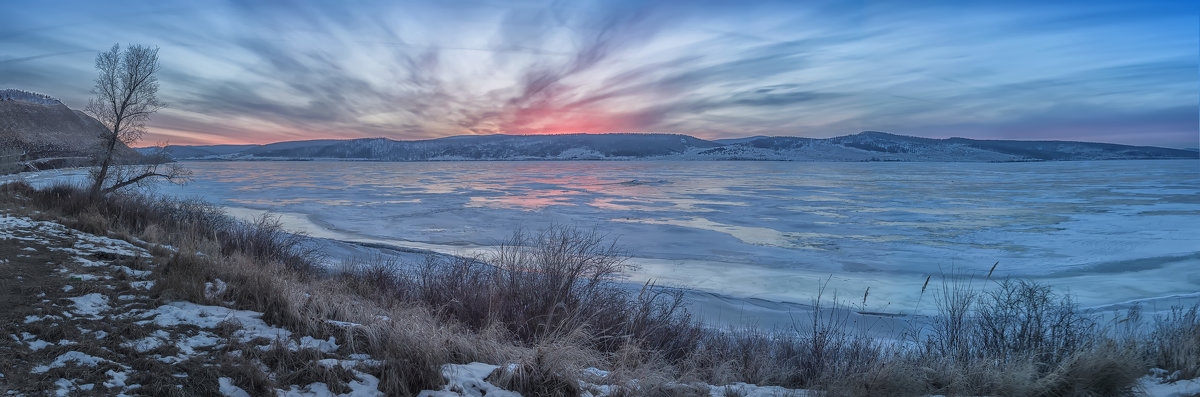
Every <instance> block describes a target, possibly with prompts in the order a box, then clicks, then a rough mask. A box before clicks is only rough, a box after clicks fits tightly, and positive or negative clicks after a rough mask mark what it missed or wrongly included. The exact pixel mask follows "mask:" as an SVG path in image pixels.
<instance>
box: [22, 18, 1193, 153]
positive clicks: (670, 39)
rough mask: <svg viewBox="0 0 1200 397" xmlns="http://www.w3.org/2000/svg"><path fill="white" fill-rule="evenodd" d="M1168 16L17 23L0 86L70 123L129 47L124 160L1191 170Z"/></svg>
mask: <svg viewBox="0 0 1200 397" xmlns="http://www.w3.org/2000/svg"><path fill="white" fill-rule="evenodd" d="M1182 3H1184V2H1171V1H1157V2H1107V1H1101V2H1074V1H1068V2H1053V3H1040V2H966V3H963V2H942V1H920V2H912V3H910V2H904V3H895V2H792V1H779V2H776V1H761V2H738V3H737V4H736V5H735V4H733V3H728V2H705V1H702V2H674V1H662V2H642V1H595V2H541V1H528V2H526V1H520V2H503V3H483V2H472V1H452V2H427V3H413V4H409V3H404V4H401V3H394V2H372V1H368V2H355V3H351V4H347V3H337V2H334V3H327V2H300V3H296V4H287V5H283V4H277V3H274V2H252V1H251V2H240V1H205V2H195V3H182V2H179V3H167V4H150V3H143V2H129V3H120V2H118V4H116V5H113V4H109V3H107V2H105V3H96V2H75V3H72V4H65V3H62V2H53V3H30V4H25V5H23V6H21V7H6V9H5V12H4V13H2V14H0V87H14V88H21V89H26V90H31V91H37V92H41V93H45V94H48V95H52V96H54V97H57V98H60V99H62V100H63V101H64V102H65V103H66V104H67V105H68V106H71V107H72V108H81V107H82V106H83V105H84V104H86V101H87V98H88V97H89V94H88V89H89V88H90V87H91V81H92V79H94V77H95V76H94V75H95V73H94V72H93V69H92V64H93V58H94V57H95V54H96V53H97V52H98V51H100V50H102V49H105V48H108V47H109V46H111V45H112V44H113V42H120V43H144V44H149V45H153V46H158V47H160V48H161V58H162V63H163V73H162V76H160V78H161V83H162V84H161V85H162V90H161V96H162V97H163V100H164V101H165V102H167V103H168V104H169V105H170V107H169V108H168V109H166V110H163V111H162V112H160V113H159V114H157V115H156V116H155V117H154V119H153V120H152V121H151V124H150V127H151V134H150V135H149V136H147V138H146V140H145V141H144V142H143V144H153V143H158V142H170V143H174V144H218V143H228V144H243V143H268V142H277V141H288V140H302V139H323V138H335V139H348V138H363V137H386V138H392V139H429V138H438V137H444V136H451V135H464V134H495V133H504V134H549V133H606V132H621V131H639V132H675V133H683V134H689V135H693V136H696V137H700V138H705V139H717V138H732V137H742V136H751V135H788V136H808V137H830V136H837V135H845V134H851V133H855V132H858V131H862V130H878V131H888V132H894V133H899V134H906V135H916V136H927V137H951V136H962V137H969V138H985V139H987V138H995V139H1071V140H1086V141H1101V142H1114V143H1128V144H1140V145H1160V146H1171V147H1195V146H1200V145H1198V144H1197V133H1196V131H1197V130H1198V124H1197V117H1196V111H1197V108H1198V106H1200V105H1198V103H1200V101H1198V97H1197V94H1196V87H1197V84H1198V78H1197V74H1196V70H1197V51H1198V50H1197V48H1198V40H1197V35H1196V30H1197V18H1196V10H1195V9H1194V7H1191V6H1186V5H1183V4H1182ZM95 31H104V32H105V34H103V35H98V34H94V32H95Z"/></svg>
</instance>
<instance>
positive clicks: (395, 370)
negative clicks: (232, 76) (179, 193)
mask: <svg viewBox="0 0 1200 397" xmlns="http://www.w3.org/2000/svg"><path fill="white" fill-rule="evenodd" d="M0 195H2V196H3V198H4V200H5V201H7V202H10V203H18V204H20V205H24V206H27V207H36V208H40V209H42V210H43V211H47V212H48V213H51V214H53V216H58V217H59V218H60V219H59V220H60V221H62V222H64V223H68V224H70V225H71V226H73V227H77V228H80V229H81V230H85V231H89V232H93V233H97V234H117V235H128V236H132V237H138V238H142V239H145V240H147V241H152V242H155V243H159V244H167V245H171V246H173V247H175V248H176V249H177V252H176V253H172V254H170V257H169V259H168V260H167V261H166V263H165V264H163V265H162V266H160V267H159V269H158V270H157V271H156V275H157V277H158V279H159V283H158V284H157V286H156V289H155V293H157V294H160V295H161V296H163V297H164V298H170V299H187V300H192V301H196V302H209V303H220V304H226V303H227V302H232V304H233V305H234V306H236V307H237V308H239V309H248V310H256V311H261V312H263V313H264V317H265V318H264V319H265V320H267V321H268V322H271V323H273V324H277V325H281V326H285V327H287V328H289V329H292V330H293V331H295V332H299V333H301V334H307V335H312V336H315V337H328V336H335V337H337V338H338V340H339V341H345V344H346V347H345V349H349V351H352V352H356V353H366V354H370V355H372V356H373V357H375V358H377V359H380V360H382V361H383V366H382V367H380V368H376V369H373V370H372V371H374V374H375V375H376V376H378V377H379V378H380V379H381V380H382V381H383V387H384V389H385V392H387V393H388V394H391V395H411V394H415V393H416V392H417V391H419V390H422V389H431V388H437V387H439V386H440V384H441V383H442V379H441V376H440V366H441V365H442V364H446V363H465V362H470V361H484V362H491V363H498V364H501V363H513V364H515V366H514V369H513V370H511V371H501V372H497V373H496V374H494V376H493V380H494V381H495V382H497V383H498V384H503V385H506V386H508V387H511V388H513V389H516V390H518V391H521V392H525V393H526V394H529V395H575V394H577V393H578V392H579V391H580V389H579V387H580V384H579V383H578V381H579V380H587V381H589V382H593V383H595V382H604V383H607V384H611V385H614V386H615V387H617V389H618V390H619V391H620V393H623V394H625V395H688V393H693V392H697V391H698V390H700V389H697V388H695V387H693V386H688V385H692V384H693V382H697V381H703V382H708V383H712V384H728V383H733V382H748V383H757V384H762V385H780V386H785V387H792V388H810V389H813V390H818V391H822V392H824V393H826V394H829V395H848V396H866V395H927V394H945V395H1003V396H1008V395H1012V396H1018V395H1020V396H1024V395H1040V396H1065V395H1122V394H1129V393H1132V392H1133V390H1132V386H1133V385H1134V383H1135V380H1136V379H1137V377H1139V376H1141V375H1143V374H1145V373H1146V372H1147V369H1148V368H1150V367H1151V366H1154V367H1158V368H1162V369H1163V370H1165V371H1167V373H1169V374H1175V375H1174V376H1175V377H1176V378H1177V379H1185V378H1189V377H1196V376H1200V363H1198V362H1197V361H1198V359H1197V357H1198V356H1200V354H1197V352H1200V321H1198V320H1197V315H1196V308H1195V307H1193V308H1191V309H1183V308H1180V309H1177V310H1176V311H1174V312H1172V313H1171V314H1170V315H1168V316H1163V317H1161V318H1158V319H1157V320H1156V321H1155V322H1154V323H1153V324H1154V326H1152V327H1150V329H1148V330H1144V331H1140V332H1125V333H1122V334H1118V333H1116V332H1114V331H1113V327H1105V326H1101V324H1098V323H1097V322H1096V321H1095V320H1093V319H1092V318H1091V317H1090V316H1089V315H1088V314H1086V313H1084V312H1083V311H1082V310H1080V308H1079V307H1078V305H1077V303H1075V302H1074V301H1073V300H1072V299H1071V298H1070V296H1067V295H1060V294H1057V293H1055V292H1054V291H1053V290H1052V289H1051V288H1049V287H1048V286H1045V285H1042V284H1038V283H1035V282H1031V281H1025V280H1001V281H998V282H995V284H989V285H987V287H988V288H980V287H981V286H976V285H971V284H970V283H967V282H965V281H961V280H964V279H963V278H956V277H948V278H947V279H946V280H945V281H944V282H943V284H942V286H941V288H934V292H933V295H934V297H933V299H935V302H936V307H937V308H938V313H937V314H936V315H934V316H933V317H932V320H931V322H930V326H929V327H928V328H924V329H922V330H920V331H919V332H913V333H911V334H909V335H907V336H905V335H898V336H897V339H900V340H902V341H910V342H913V343H895V342H894V341H888V340H880V339H877V338H875V337H872V336H869V335H867V334H865V333H863V332H862V331H861V330H860V329H858V328H857V327H855V326H853V324H851V322H850V321H849V318H848V317H847V312H846V311H845V310H835V309H837V308H838V307H841V306H848V305H847V303H846V302H838V301H837V298H836V297H834V298H833V300H832V302H831V301H825V300H822V299H821V298H818V299H817V300H816V301H815V302H813V307H814V310H813V312H812V313H813V317H812V318H811V326H810V327H804V328H798V329H792V330H788V331H761V330H754V329H730V330H716V329H711V328H707V327H705V326H703V325H702V324H701V323H699V322H698V321H697V320H696V319H694V318H692V317H691V316H690V314H689V313H688V311H687V310H685V308H684V303H685V302H684V301H683V300H682V295H681V294H680V293H679V291H677V290H673V289H670V288H664V287H660V286H656V285H653V284H651V283H647V284H646V285H645V286H643V287H642V288H641V289H640V290H637V291H636V293H631V292H630V291H629V290H628V289H627V288H625V287H623V286H621V285H619V284H618V283H617V282H616V281H617V280H616V277H617V276H618V275H619V274H620V273H622V272H624V271H626V270H628V267H627V264H626V262H625V261H624V256H622V255H621V252H620V251H619V250H618V249H617V247H616V245H614V244H613V243H612V241H611V240H610V239H607V238H605V236H603V235H600V234H598V233H596V232H594V231H587V230H579V229H574V228H570V227H555V228H551V229H548V230H545V231H542V232H538V233H524V232H518V233H515V234H514V236H513V237H512V238H511V239H510V240H509V241H507V242H506V243H505V244H503V245H502V246H501V248H500V249H498V250H497V251H496V252H494V253H492V254H491V255H489V256H484V257H480V258H457V257H436V256H435V257H430V258H429V260H427V261H426V262H424V263H418V264H405V263H400V262H397V261H396V260H394V259H389V258H385V257H374V258H358V259H357V260H352V261H348V262H346V263H347V264H346V265H345V266H344V267H343V268H342V269H340V270H339V271H337V272H327V271H325V270H324V269H322V268H321V267H320V266H318V263H317V262H316V261H314V258H318V255H317V254H318V253H315V252H313V251H312V250H311V249H309V248H308V247H311V245H308V244H306V243H305V241H304V239H303V237H302V236H297V235H295V234H290V233H285V232H284V231H283V230H282V228H281V227H280V225H279V224H278V222H275V221H273V220H272V219H271V218H267V217H264V218H260V219H257V220H255V221H251V222H244V221H238V220H234V219H232V218H230V217H228V216H225V215H223V214H222V213H221V212H220V211H219V209H217V208H215V207H213V206H211V205H209V204H206V203H203V202H197V201H178V200H169V199H163V198H153V197H149V196H143V195H136V194H115V195H111V196H109V197H108V198H106V199H104V200H102V201H99V202H94V201H90V200H88V199H87V197H86V194H84V192H82V191H81V190H80V189H78V188H74V187H69V186H56V187H51V188H48V189H43V190H37V189H33V188H31V187H29V186H28V185H22V184H8V185H4V186H0ZM197 253H201V254H197ZM216 279H221V280H223V281H224V282H226V283H228V285H229V286H230V287H229V288H228V289H226V290H225V291H224V292H223V293H221V294H219V295H216V296H214V295H212V294H208V295H206V294H205V291H204V287H203V285H204V283H205V282H211V281H214V280H216ZM988 282H989V283H990V281H988ZM926 286H927V285H926ZM821 292H822V293H820V294H818V296H822V295H824V293H823V291H821ZM328 320H336V321H344V322H349V323H354V324H357V325H355V326H349V327H346V326H339V325H334V324H333V323H330V322H329V321H328ZM276 356H279V357H274V358H270V360H274V361H272V363H273V365H274V366H275V367H278V368H292V367H289V365H293V364H295V363H289V362H287V360H298V361H303V360H309V359H311V357H307V358H306V356H303V355H301V354H298V355H295V356H294V357H291V356H288V355H287V354H285V353H282V352H277V353H276ZM289 357H290V358H289ZM243 359H245V360H258V361H260V362H261V361H262V359H263V357H251V358H245V357H243ZM244 364H245V363H242V364H238V363H230V365H231V366H238V365H244ZM296 365H299V364H296ZM586 367H598V368H603V369H605V370H608V371H609V375H608V376H607V377H604V378H603V379H596V378H595V377H589V376H588V375H587V372H586V371H583V369H584V368H586ZM239 368H240V367H239ZM297 368H300V367H297ZM312 373H313V375H312V376H313V377H316V378H322V377H326V378H327V377H334V376H342V375H339V374H331V373H327V372H319V371H316V372H312ZM293 380H294V379H293ZM240 381H241V382H244V383H245V384H247V385H250V386H253V389H254V390H266V389H264V388H268V387H269V386H271V385H272V383H271V382H273V381H271V380H270V377H265V376H262V374H257V375H255V374H252V373H251V374H249V375H246V376H245V377H244V378H243V379H241V380H240ZM264 382H266V383H264ZM248 390H249V389H248Z"/></svg>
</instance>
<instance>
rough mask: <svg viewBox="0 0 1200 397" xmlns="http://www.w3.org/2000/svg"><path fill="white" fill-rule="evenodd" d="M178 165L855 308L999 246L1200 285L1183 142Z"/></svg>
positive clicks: (176, 190)
mask: <svg viewBox="0 0 1200 397" xmlns="http://www.w3.org/2000/svg"><path fill="white" fill-rule="evenodd" d="M185 165H186V166H188V167H189V168H191V169H192V170H193V172H194V174H195V175H194V180H193V182H192V183H191V184H189V185H186V186H183V187H174V186H171V187H167V188H164V189H162V190H161V191H162V192H164V193H167V194H170V195H176V196H183V197H200V198H204V199H207V200H210V201H213V202H216V203H217V204H219V205H222V206H225V207H227V208H229V209H230V213H231V214H234V215H238V216H243V217H253V216H255V215H257V214H260V213H261V212H264V211H274V212H277V213H279V214H281V215H282V216H283V221H284V222H285V225H286V226H287V227H288V228H289V229H291V230H300V231H305V232H307V233H309V234H310V235H313V236H316V237H324V238H331V239H337V240H345V241H356V242H362V243H370V244H389V245H396V246H402V247H409V248H415V249H420V250H429V251H435V252H442V253H451V254H466V255H474V254H478V253H481V252H486V251H487V250H488V249H489V247H491V246H493V245H494V244H496V243H497V242H499V241H501V240H503V239H504V238H505V237H507V236H508V235H509V234H510V233H511V232H512V231H513V230H514V229H516V228H525V229H529V230H537V229H540V228H544V227H546V226H549V225H551V224H572V225H577V226H580V227H582V228H595V229H596V230H598V231H600V232H601V233H606V234H608V235H609V236H611V237H614V238H617V239H618V244H619V245H620V246H622V247H624V248H625V250H626V251H627V252H628V253H629V254H630V255H631V256H633V259H632V263H635V264H637V265H639V267H640V269H638V270H637V271H635V272H632V273H631V274H630V275H629V277H630V281H631V282H634V283H637V282H642V281H645V280H650V279H653V280H657V281H658V282H659V283H661V284H669V285H678V286H686V287H690V288H695V289H697V290H700V291H704V292H710V293H717V294H723V295H727V296H733V297H739V298H746V299H763V300H770V301H785V302H795V303H800V304H805V303H808V302H810V301H811V299H812V298H813V297H814V296H815V292H816V286H817V285H818V284H819V281H820V280H825V279H828V280H829V286H828V289H829V290H830V291H833V290H836V291H838V293H839V298H841V299H847V300H852V301H856V303H858V304H859V306H860V309H861V310H863V311H879V312H888V313H908V312H915V311H921V310H922V309H923V308H924V307H931V306H932V305H929V304H928V300H925V301H924V302H923V303H922V304H918V302H921V301H922V298H921V293H920V291H921V286H922V285H923V283H924V281H925V280H926V278H927V277H928V276H929V275H937V274H943V273H954V274H965V275H968V276H972V277H974V279H975V283H976V285H980V286H986V285H988V283H989V281H987V280H985V279H984V276H985V275H986V274H987V273H988V272H989V270H990V269H991V267H992V265H993V264H995V263H997V262H999V264H998V265H997V266H996V269H995V272H994V274H993V275H992V278H1002V277H1031V278H1036V279H1039V280H1042V281H1045V282H1047V283H1050V284H1053V285H1055V286H1057V287H1059V288H1063V289H1069V290H1070V291H1071V292H1072V293H1075V294H1077V295H1078V296H1079V297H1080V301H1081V302H1082V303H1084V304H1085V305H1089V306H1105V305H1116V304H1121V303H1122V302H1129V301H1134V300H1143V301H1145V302H1151V303H1153V304H1155V305H1160V304H1161V305H1167V306H1169V303H1170V302H1178V301H1179V299H1178V298H1177V297H1179V296H1186V295H1187V294H1190V293H1194V292H1196V291H1200V226H1197V223H1196V221H1195V220H1196V219H1200V161H1192V160H1174V161H1096V162H1044V163H789V162H669V161H653V162H633V161H631V162H571V161H563V162H436V163H376V162H361V163H359V162H189V163H186V164H185ZM51 179H52V180H64V179H68V178H67V177H66V176H64V175H61V174H57V175H54V176H53V178H51ZM350 251H353V250H352V249H351V250H350ZM935 280H936V276H935ZM868 287H869V288H870V294H869V296H868V297H867V299H866V300H865V302H864V301H862V299H861V296H862V295H863V294H864V292H865V291H866V289H867V288H868ZM827 292H828V291H827ZM850 297H855V298H857V299H854V298H850ZM1156 298H1161V299H1158V300H1156ZM1172 299H1174V300H1172ZM1188 299H1190V298H1188Z"/></svg>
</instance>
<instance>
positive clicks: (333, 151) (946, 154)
mask: <svg viewBox="0 0 1200 397" xmlns="http://www.w3.org/2000/svg"><path fill="white" fill-rule="evenodd" d="M139 150H145V151H149V150H152V149H149V148H144V149H139ZM167 152H168V154H169V155H171V156H172V157H174V158H176V159H226V160H296V159H344V160H377V161H430V160H628V159H646V160H777V161H985V162H992V161H1051V160H1118V159H1195V158H1197V157H1198V155H1197V153H1196V152H1193V151H1187V150H1179V149H1167V148H1158V147H1149V146H1128V145H1117V144H1109V143H1091V142H1067V141H1003V140H975V139H967V138H949V139H931V138H919V137H911V136H904V135H896V134H889V133H884V132H874V131H866V132H861V133H858V134H854V135H846V136H840V137H834V138H826V139H817V138H802V137H761V136H760V137H748V138H738V139H722V140H715V141H707V140H703V139H699V138H695V137H691V136H687V135H678V134H566V135H464V136H453V137H447V138H440V139H430V140H420V141H396V140H391V139H385V138H371V139H353V140H313V141H292V142H280V143H273V144H268V145H249V146H238V145H225V146H169V147H167Z"/></svg>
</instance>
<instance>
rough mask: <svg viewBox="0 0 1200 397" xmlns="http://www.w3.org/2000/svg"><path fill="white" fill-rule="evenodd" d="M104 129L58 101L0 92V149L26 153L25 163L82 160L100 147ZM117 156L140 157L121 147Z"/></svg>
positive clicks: (127, 158) (129, 158)
mask: <svg viewBox="0 0 1200 397" xmlns="http://www.w3.org/2000/svg"><path fill="white" fill-rule="evenodd" d="M103 132H104V126H103V125H102V124H100V122H99V121H96V119H94V118H92V117H91V116H88V115H86V114H84V113H83V112H80V111H78V110H72V109H71V108H69V107H67V106H66V105H64V104H63V103H62V102H60V101H58V100H57V99H54V98H51V97H49V96H46V95H41V94H35V93H30V92H25V91H20V90H13V89H7V90H0V147H4V148H7V149H10V150H15V151H17V152H24V153H25V156H24V158H25V160H37V159H42V160H46V159H73V160H75V161H83V159H84V158H87V157H89V156H90V155H91V153H92V151H93V150H94V149H96V148H97V147H99V145H100V134H102V133H103ZM118 156H119V157H120V158H122V159H124V160H127V161H132V160H136V159H140V158H141V156H140V155H139V154H138V153H137V152H135V151H134V150H132V149H130V148H128V147H127V146H125V145H124V144H122V145H121V147H120V148H119V149H118Z"/></svg>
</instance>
